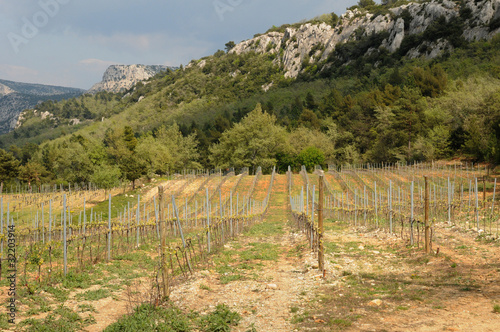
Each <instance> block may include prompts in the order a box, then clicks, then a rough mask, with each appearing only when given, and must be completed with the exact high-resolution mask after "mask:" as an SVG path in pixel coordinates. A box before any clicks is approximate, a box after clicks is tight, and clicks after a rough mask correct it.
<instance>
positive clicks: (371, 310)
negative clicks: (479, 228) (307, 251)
mask: <svg viewBox="0 0 500 332" xmlns="http://www.w3.org/2000/svg"><path fill="white" fill-rule="evenodd" d="M329 226H330V227H329V228H330V230H328V231H327V234H326V238H327V241H326V242H327V261H328V262H329V263H330V266H329V275H330V277H329V278H327V280H325V284H324V285H323V287H321V289H320V290H319V292H318V294H317V296H316V298H315V299H314V300H313V301H311V302H310V303H309V304H307V305H306V306H305V307H304V308H303V309H302V310H301V312H307V314H304V315H303V318H304V319H303V321H302V322H301V323H300V324H299V329H300V330H308V329H312V330H318V331H331V330H346V331H498V330H499V329H500V314H499V313H495V312H494V308H495V305H500V261H499V258H500V256H499V254H500V247H499V243H498V241H497V242H496V243H495V242H494V243H486V242H485V241H478V240H476V237H477V233H475V234H474V233H470V232H469V233H467V232H464V231H461V230H460V229H459V228H452V227H448V226H447V225H446V224H440V225H437V226H436V228H435V233H436V234H437V236H436V238H435V243H434V250H436V249H437V248H439V254H438V255H437V256H436V255H431V256H427V255H425V254H423V252H422V249H421V248H420V249H418V248H408V247H406V246H405V243H404V242H403V241H401V240H400V239H397V238H395V237H392V236H390V235H388V234H385V233H381V232H367V231H366V230H354V229H352V228H349V227H347V226H342V225H341V226H339V225H338V224H330V225H329ZM497 310H498V309H497ZM313 316H314V317H316V319H314V318H313ZM317 317H319V318H320V323H318V319H317Z"/></svg>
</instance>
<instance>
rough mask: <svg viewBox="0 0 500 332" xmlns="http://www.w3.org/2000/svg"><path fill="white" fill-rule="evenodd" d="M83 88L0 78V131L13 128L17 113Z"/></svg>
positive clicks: (72, 95) (82, 91) (57, 99)
mask: <svg viewBox="0 0 500 332" xmlns="http://www.w3.org/2000/svg"><path fill="white" fill-rule="evenodd" d="M84 92H85V90H82V89H77V88H69V87H61V86H55V85H44V84H38V83H22V82H14V81H9V80H3V79H0V133H6V132H9V131H11V130H12V129H14V128H15V126H16V124H17V122H18V118H19V115H20V114H21V112H22V111H23V110H25V109H29V108H33V107H35V106H36V105H37V104H38V103H40V102H43V101H46V100H56V101H59V100H62V99H66V98H72V97H76V96H79V95H81V94H83V93H84Z"/></svg>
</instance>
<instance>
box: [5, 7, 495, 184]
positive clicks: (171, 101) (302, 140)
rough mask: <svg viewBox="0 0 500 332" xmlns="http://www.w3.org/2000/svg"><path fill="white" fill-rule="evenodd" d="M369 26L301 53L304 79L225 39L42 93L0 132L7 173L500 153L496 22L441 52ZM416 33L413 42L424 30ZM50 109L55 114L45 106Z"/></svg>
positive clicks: (88, 173) (30, 175)
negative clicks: (391, 43)
mask: <svg viewBox="0 0 500 332" xmlns="http://www.w3.org/2000/svg"><path fill="white" fill-rule="evenodd" d="M392 5H394V3H393V2H390V3H389V4H387V6H392ZM359 6H361V7H363V10H372V11H377V10H378V11H380V10H383V9H384V8H387V6H386V7H384V6H378V5H375V6H374V5H373V4H368V3H367V4H364V3H361V2H360V4H359ZM331 17H333V15H332V16H331ZM325 19H326V18H325ZM445 23H446V22H441V21H439V20H438V21H436V23H435V24H433V25H432V26H431V28H432V29H434V30H436V29H437V31H440V34H441V35H443V36H444V37H449V38H451V39H453V38H455V37H456V30H457V29H456V27H457V24H458V25H460V24H463V18H462V19H461V21H460V20H459V21H457V22H453V24H451V25H450V26H451V27H452V28H450V26H448V25H447V24H445ZM441 28H443V29H441ZM444 28H446V29H444ZM371 37H374V38H371ZM371 37H370V38H360V39H358V40H357V41H352V42H348V43H345V44H342V45H340V46H338V47H337V49H336V50H335V51H334V53H332V55H331V56H330V57H329V58H328V60H326V61H325V62H324V63H321V64H319V65H318V64H316V65H315V66H312V65H309V64H308V63H304V64H303V71H302V73H301V75H300V76H299V77H298V79H296V80H292V79H286V78H285V77H284V75H283V70H282V68H280V67H278V66H277V65H276V64H275V63H274V62H273V59H274V56H273V55H266V54H264V55H262V54H256V53H252V52H250V53H245V54H241V55H237V54H234V53H226V52H224V51H218V52H216V53H215V54H214V55H213V56H210V57H206V58H203V59H200V60H198V61H193V62H192V63H191V64H190V65H189V66H187V67H186V68H181V69H180V70H178V71H167V72H164V73H161V74H159V75H157V76H156V77H154V78H152V79H150V80H149V81H148V82H146V83H145V84H143V83H139V84H138V85H136V86H135V87H134V88H133V89H131V90H130V91H128V92H127V93H126V94H110V93H99V94H97V95H95V96H92V95H84V96H81V97H79V98H76V99H70V100H67V101H62V102H59V103H53V102H45V103H43V104H41V105H39V106H38V107H37V112H36V113H34V112H33V111H30V112H26V113H25V114H26V117H25V118H26V120H25V122H24V124H23V126H21V128H19V129H17V130H15V131H14V132H12V133H10V134H8V135H4V136H2V137H0V147H2V148H3V149H5V150H7V151H8V152H5V153H3V155H5V156H6V157H5V158H6V160H9V162H10V164H8V165H7V166H8V167H11V168H12V159H17V160H18V161H19V165H18V166H17V167H14V169H13V170H12V172H10V173H8V174H10V176H9V177H6V178H5V179H3V181H4V182H7V181H9V180H12V179H15V178H16V177H19V178H21V179H23V180H26V181H32V180H34V181H52V182H64V181H69V182H82V181H84V182H87V181H92V180H93V181H97V182H99V181H101V182H102V183H104V182H106V183H110V182H114V181H115V180H117V179H120V178H122V179H123V178H124V179H128V180H130V181H133V180H135V179H137V178H139V177H142V176H152V175H153V174H166V173H172V172H175V171H179V170H181V169H183V168H201V167H204V168H212V167H231V166H236V167H256V166H257V165H262V166H264V167H267V168H268V169H269V167H271V166H273V165H278V166H279V169H281V170H284V169H286V167H287V166H288V165H290V166H292V167H293V168H295V169H296V168H298V167H300V165H301V164H303V163H307V166H308V167H311V165H312V164H314V163H320V164H323V163H336V164H340V163H360V162H382V161H384V162H397V161H403V162H412V161H418V160H431V159H437V158H450V157H454V156H464V157H469V158H471V159H474V160H479V161H489V162H498V161H499V160H500V152H499V149H498V148H497V146H498V143H499V139H500V129H499V128H500V55H499V54H500V52H499V48H500V38H499V37H498V36H496V37H494V38H493V40H491V41H480V42H474V43H465V42H463V41H460V40H458V39H456V38H455V39H456V40H457V42H456V44H454V45H455V46H456V48H455V49H454V51H453V52H447V53H444V54H443V55H442V56H441V57H439V58H435V59H432V60H429V59H425V58H419V59H408V58H406V57H403V56H402V54H403V53H401V52H396V53H394V54H389V53H387V51H385V50H383V49H380V48H379V49H377V50H376V51H374V52H367V50H368V49H372V48H373V47H374V46H376V45H378V44H380V40H381V39H380V38H382V37H383V36H371ZM417 37H418V38H417V39H418V42H422V41H426V40H431V39H432V40H434V39H435V35H434V34H431V33H426V32H424V33H423V34H421V35H419V36H417ZM407 38H410V39H409V40H408V39H407ZM407 38H405V40H406V41H403V46H404V45H407V44H408V45H410V46H411V45H414V44H415V43H417V41H415V40H413V39H412V38H415V37H407ZM377 43H378V44H377ZM408 45H407V46H405V47H409V46H408ZM259 104H260V105H259ZM252 110H255V111H254V112H251V111H252ZM44 112H48V113H50V114H51V115H49V116H46V117H45V118H44V119H42V117H41V116H40V114H42V113H44ZM74 119H77V120H78V121H74ZM78 122H79V124H76V125H75V123H78ZM257 123H260V124H261V125H260V127H258V128H256V127H255V124H257ZM269 126H271V127H269ZM259 132H260V133H264V135H257V134H256V133H259ZM250 148H251V149H253V151H254V153H244V150H245V149H248V150H250ZM238 149H239V150H238ZM247 152H248V151H247ZM5 158H4V159H5ZM103 170H104V171H103ZM110 178H111V180H110ZM104 179H107V181H104Z"/></svg>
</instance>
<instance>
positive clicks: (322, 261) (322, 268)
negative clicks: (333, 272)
mask: <svg viewBox="0 0 500 332" xmlns="http://www.w3.org/2000/svg"><path fill="white" fill-rule="evenodd" d="M323 180H324V179H323V174H321V175H320V176H319V199H318V230H319V232H318V244H319V247H318V267H319V270H320V271H321V272H323V276H324V274H325V253H324V246H323V195H324V192H323V191H324V189H323V187H324V186H323ZM313 203H314V202H313ZM313 206H314V205H313Z"/></svg>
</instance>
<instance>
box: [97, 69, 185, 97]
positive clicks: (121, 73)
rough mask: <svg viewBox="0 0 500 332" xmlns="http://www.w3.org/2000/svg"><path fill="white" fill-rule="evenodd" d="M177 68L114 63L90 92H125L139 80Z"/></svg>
mask: <svg viewBox="0 0 500 332" xmlns="http://www.w3.org/2000/svg"><path fill="white" fill-rule="evenodd" d="M169 68H170V69H172V70H175V69H177V68H175V67H168V66H161V65H151V66H148V65H113V66H109V67H108V69H107V70H106V72H105V73H104V75H103V77H102V81H101V82H99V83H97V84H95V85H94V86H93V87H92V88H90V90H89V91H88V92H89V93H97V92H100V91H108V92H116V93H118V92H123V91H126V90H128V89H130V88H131V87H132V86H134V85H135V84H137V83H138V82H141V81H145V80H147V79H149V78H150V77H153V76H154V75H156V74H158V73H159V72H161V71H165V70H167V69H169Z"/></svg>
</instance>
